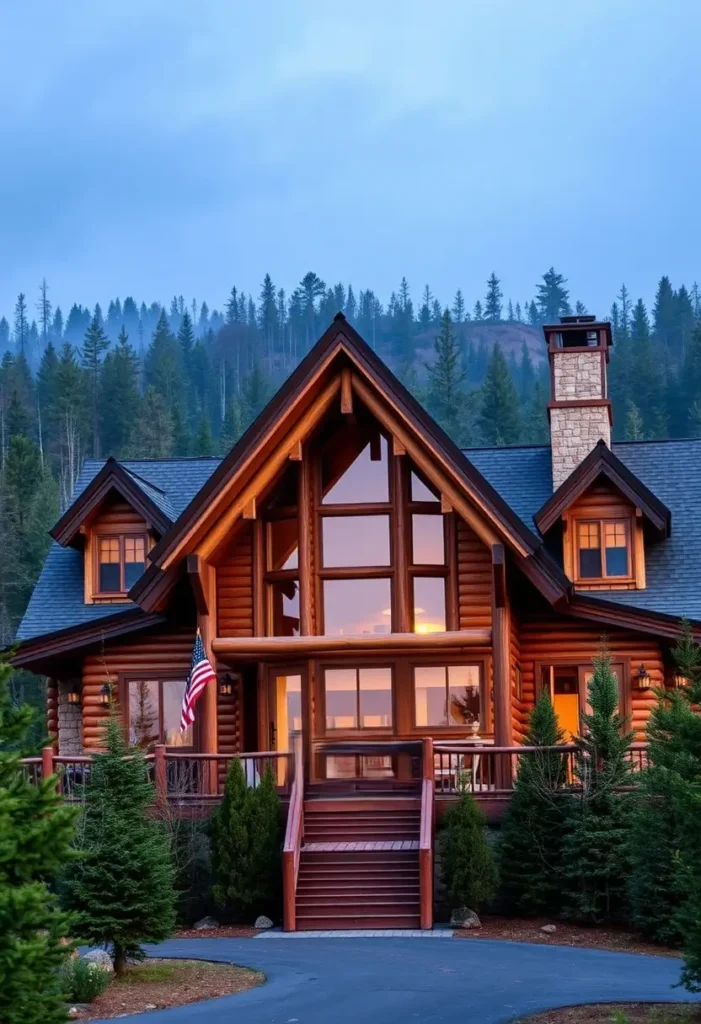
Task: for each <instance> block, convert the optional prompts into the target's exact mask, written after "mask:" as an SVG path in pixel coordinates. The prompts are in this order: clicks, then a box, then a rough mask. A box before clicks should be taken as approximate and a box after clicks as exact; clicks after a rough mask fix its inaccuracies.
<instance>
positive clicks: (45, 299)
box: [36, 277, 52, 345]
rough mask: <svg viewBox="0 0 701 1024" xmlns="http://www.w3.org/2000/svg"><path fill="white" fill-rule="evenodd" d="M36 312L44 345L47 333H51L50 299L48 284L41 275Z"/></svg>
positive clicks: (47, 336)
mask: <svg viewBox="0 0 701 1024" xmlns="http://www.w3.org/2000/svg"><path fill="white" fill-rule="evenodd" d="M36 308H37V312H38V314H39V324H40V327H41V340H42V341H43V343H44V345H46V343H47V341H48V340H49V334H50V333H51V312H52V310H51V300H50V299H49V286H48V284H47V283H46V278H45V277H42V279H41V284H40V285H39V301H38V302H37V305H36Z"/></svg>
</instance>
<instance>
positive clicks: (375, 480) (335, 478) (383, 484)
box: [322, 437, 389, 505]
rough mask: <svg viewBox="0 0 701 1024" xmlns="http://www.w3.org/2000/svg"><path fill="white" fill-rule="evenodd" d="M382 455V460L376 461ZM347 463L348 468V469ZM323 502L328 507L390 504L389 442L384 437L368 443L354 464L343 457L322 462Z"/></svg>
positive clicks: (330, 458) (332, 456)
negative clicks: (361, 503)
mask: <svg viewBox="0 0 701 1024" xmlns="http://www.w3.org/2000/svg"><path fill="white" fill-rule="evenodd" d="M373 456H379V458H377V457H376V458H373ZM344 462H345V463H346V466H344ZM322 491H323V497H322V501H323V503H324V504H325V505H330V504H334V505H349V504H357V503H358V502H372V503H376V502H385V501H389V473H388V455H387V441H386V440H385V438H384V437H379V439H378V440H377V441H376V442H374V443H373V444H372V445H371V444H370V443H368V444H366V445H365V447H364V448H363V449H362V451H361V452H360V454H359V455H357V456H356V457H355V458H354V459H353V460H352V462H351V463H350V465H347V460H345V459H343V458H342V457H341V456H339V455H336V453H335V452H334V453H333V455H332V454H329V455H328V456H327V457H325V458H324V459H323V460H322Z"/></svg>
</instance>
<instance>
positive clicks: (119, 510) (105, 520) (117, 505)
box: [90, 501, 147, 533]
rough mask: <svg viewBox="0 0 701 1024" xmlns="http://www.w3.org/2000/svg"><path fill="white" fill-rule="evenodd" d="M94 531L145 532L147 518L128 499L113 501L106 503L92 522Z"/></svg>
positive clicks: (91, 526) (91, 525)
mask: <svg viewBox="0 0 701 1024" xmlns="http://www.w3.org/2000/svg"><path fill="white" fill-rule="evenodd" d="M90 528H91V529H92V531H93V532H94V533H100V531H101V530H103V529H105V530H106V532H108V533H114V532H115V530H119V531H121V532H123V533H145V532H146V529H147V527H146V520H145V519H144V518H143V516H141V515H139V513H138V512H137V511H136V510H135V509H133V508H132V507H131V505H129V504H128V503H127V502H126V501H113V502H110V504H109V505H105V506H104V507H103V508H102V509H101V510H100V513H99V514H98V515H97V516H96V518H95V519H94V520H93V521H92V523H91V524H90Z"/></svg>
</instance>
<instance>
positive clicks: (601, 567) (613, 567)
mask: <svg viewBox="0 0 701 1024" xmlns="http://www.w3.org/2000/svg"><path fill="white" fill-rule="evenodd" d="M629 536H630V531H629V526H628V523H627V522H625V521H622V520H618V521H615V520H614V521H608V522H607V521H606V520H600V521H597V522H587V523H578V525H577V543H578V563H579V577H580V579H610V578H614V579H615V578H621V577H626V576H629V574H630V553H629Z"/></svg>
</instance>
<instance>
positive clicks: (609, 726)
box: [563, 643, 633, 924]
mask: <svg viewBox="0 0 701 1024" xmlns="http://www.w3.org/2000/svg"><path fill="white" fill-rule="evenodd" d="M587 694H588V703H589V706H590V708H591V711H590V712H587V713H583V714H582V734H581V735H580V736H578V737H577V738H576V739H575V743H576V745H577V751H576V754H575V776H576V780H577V783H578V787H579V792H578V794H577V795H575V796H573V797H572V798H571V799H570V802H569V807H568V814H567V822H566V828H565V834H564V838H563V876H564V883H565V894H564V912H565V916H569V917H573V918H575V919H577V920H581V921H584V922H586V923H590V924H602V923H604V922H612V921H617V920H618V921H620V920H621V919H622V918H623V913H624V908H625V899H626V877H627V874H628V859H627V854H628V828H629V819H630V803H629V800H628V798H627V797H626V796H625V795H624V794H623V793H622V792H621V790H622V788H623V787H624V786H625V785H626V784H627V783H628V782H629V777H630V769H631V765H630V761H629V760H628V756H627V755H628V749H629V747H630V744H631V742H632V740H633V733H632V732H628V731H627V729H626V725H627V723H626V721H625V720H624V719H623V718H621V716H620V715H619V714H618V682H617V680H616V677H615V676H614V674H613V672H612V671H611V658H610V656H609V654H608V651H607V650H606V647H605V646H604V644H603V643H602V646H601V649H600V651H599V654H598V655H597V657H596V658H595V659H594V674H593V676H592V678H591V680H590V682H589V685H588V687H587Z"/></svg>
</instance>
